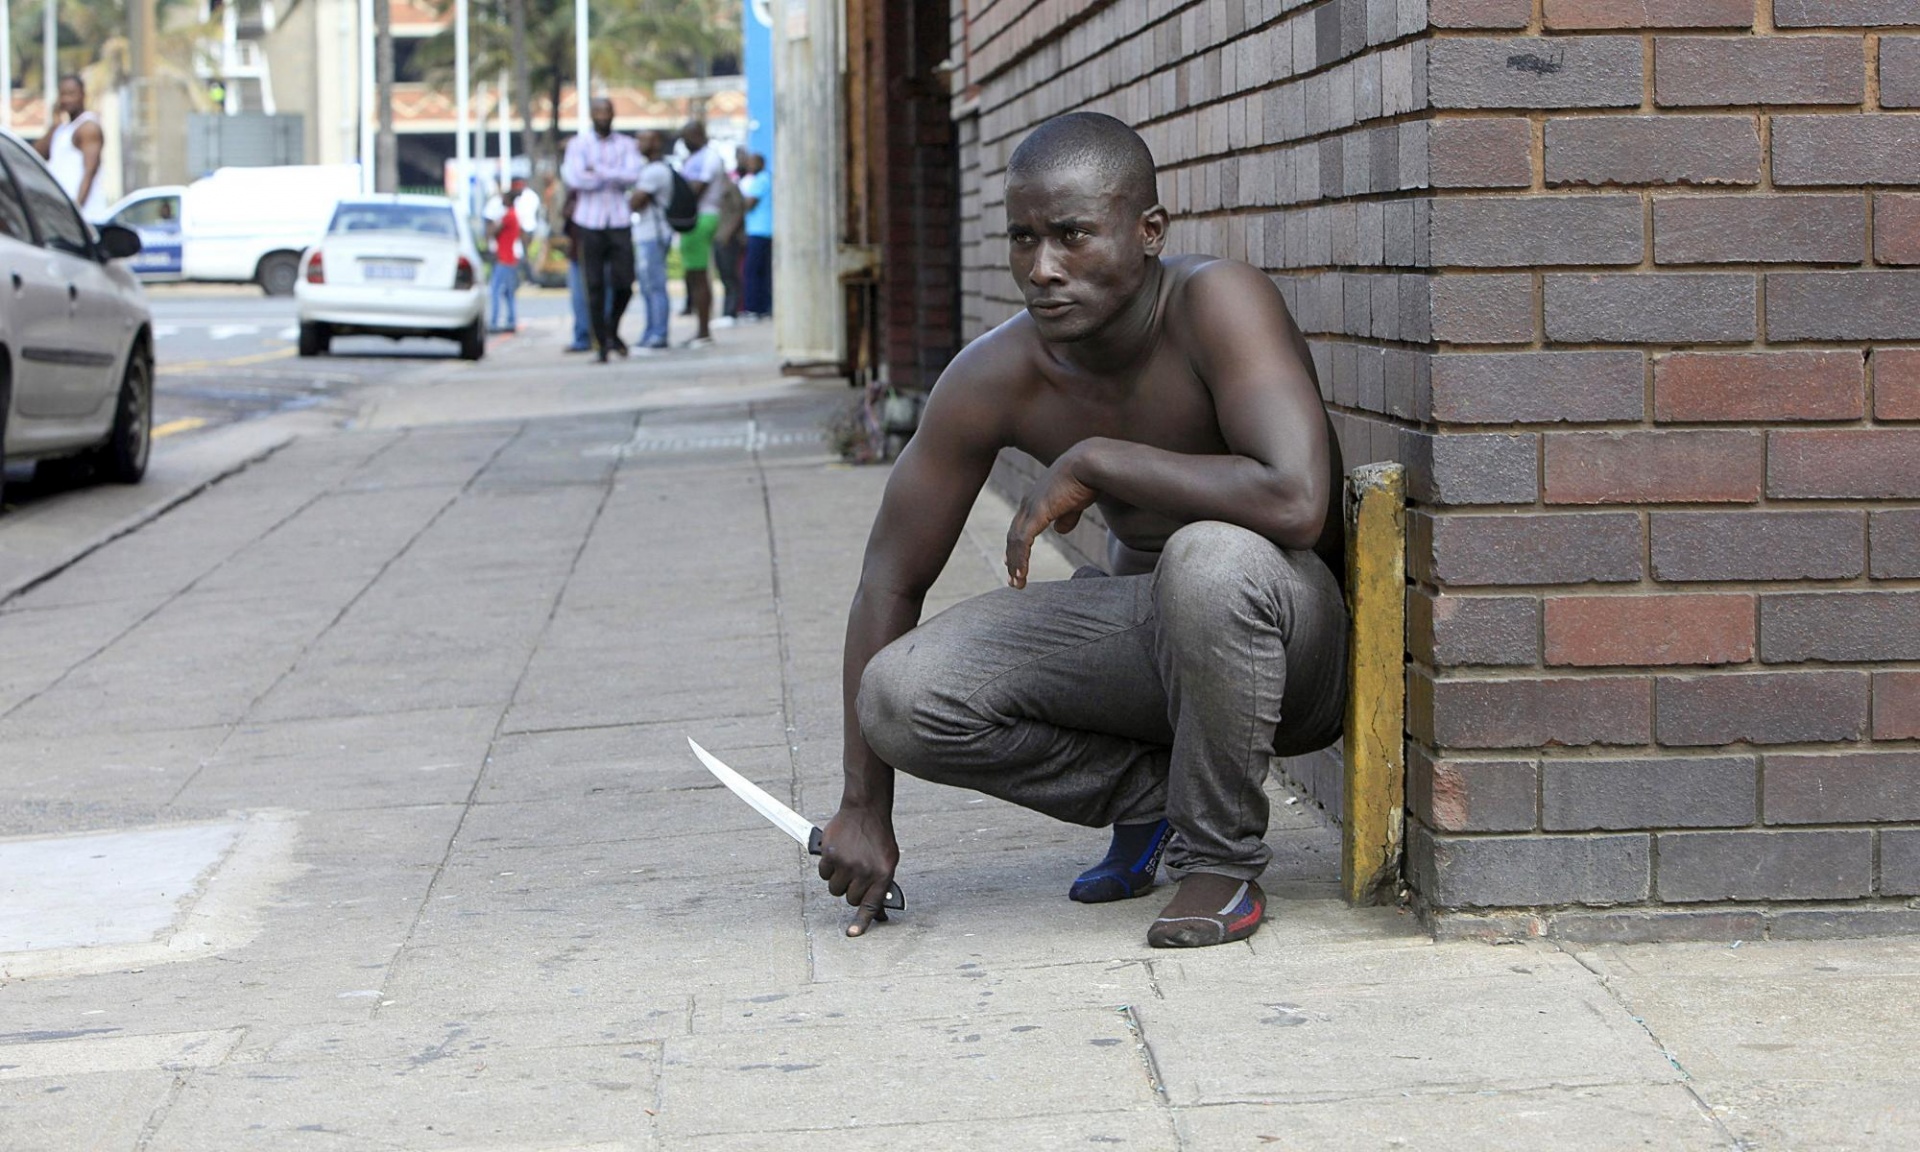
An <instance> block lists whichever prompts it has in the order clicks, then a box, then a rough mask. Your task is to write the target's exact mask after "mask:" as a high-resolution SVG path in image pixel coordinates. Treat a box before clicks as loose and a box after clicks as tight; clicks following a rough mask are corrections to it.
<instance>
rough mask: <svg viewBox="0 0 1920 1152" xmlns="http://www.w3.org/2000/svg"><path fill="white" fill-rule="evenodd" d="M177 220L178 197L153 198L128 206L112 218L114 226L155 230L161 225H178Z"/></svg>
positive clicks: (178, 211) (178, 218) (178, 216)
mask: <svg viewBox="0 0 1920 1152" xmlns="http://www.w3.org/2000/svg"><path fill="white" fill-rule="evenodd" d="M179 220H180V197H178V196H155V197H153V198H152V199H151V200H142V201H140V202H139V203H138V204H129V205H127V206H126V207H125V208H123V209H121V210H120V214H119V215H117V216H115V217H114V218H113V222H114V223H115V224H119V225H121V226H122V227H126V228H155V227H158V226H160V225H162V224H174V223H178V222H179Z"/></svg>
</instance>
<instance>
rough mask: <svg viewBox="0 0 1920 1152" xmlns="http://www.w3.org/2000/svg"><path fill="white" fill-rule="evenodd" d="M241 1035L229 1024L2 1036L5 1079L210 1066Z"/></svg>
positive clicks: (0, 1073) (0, 1068)
mask: <svg viewBox="0 0 1920 1152" xmlns="http://www.w3.org/2000/svg"><path fill="white" fill-rule="evenodd" d="M75 1031H77V1032H84V1030H75ZM240 1035H241V1032H240V1029H238V1028H228V1029H218V1030H213V1031H200V1032H172V1033H166V1034H162V1035H153V1036H110V1035H84V1034H82V1035H74V1036H62V1035H60V1034H58V1033H55V1034H53V1035H49V1036H44V1037H42V1036H36V1035H33V1034H28V1035H27V1036H25V1037H24V1038H19V1037H18V1034H16V1035H15V1036H12V1037H9V1036H0V1081H6V1080H41V1079H45V1078H47V1077H56V1076H84V1075H87V1074H89V1073H94V1072H141V1071H146V1070H149V1069H151V1070H154V1071H167V1072H180V1071H185V1070H187V1069H191V1068H206V1067H210V1066H212V1065H215V1064H218V1063H220V1062H221V1061H222V1060H224V1059H226V1057H227V1055H228V1054H229V1053H230V1052H232V1051H233V1048H234V1046H235V1045H236V1044H238V1043H239V1042H240Z"/></svg>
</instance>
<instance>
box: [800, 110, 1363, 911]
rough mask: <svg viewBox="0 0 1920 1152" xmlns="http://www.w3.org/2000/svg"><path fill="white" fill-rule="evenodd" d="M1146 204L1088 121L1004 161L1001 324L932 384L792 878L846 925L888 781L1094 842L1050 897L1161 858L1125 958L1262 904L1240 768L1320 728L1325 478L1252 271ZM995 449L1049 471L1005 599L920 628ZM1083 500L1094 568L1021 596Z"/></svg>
mask: <svg viewBox="0 0 1920 1152" xmlns="http://www.w3.org/2000/svg"><path fill="white" fill-rule="evenodd" d="M1158 200H1159V198H1158V195H1157V192H1156V189H1155V181H1154V166H1153V157H1152V155H1151V154H1150V153H1149V152H1148V150H1147V147H1146V144H1145V143H1144V142H1143V141H1142V140H1141V139H1140V138H1139V136H1137V135H1136V134H1135V133H1134V132H1133V130H1132V129H1130V128H1128V127H1127V126H1126V125H1125V124H1123V123H1122V122H1120V121H1119V120H1115V119H1113V118H1112V117H1109V116H1102V115H1098V114H1093V113H1073V114H1069V115H1066V116H1060V117H1057V118H1055V119H1053V120H1049V121H1047V122H1046V123H1044V124H1042V125H1041V126H1040V127H1039V128H1037V129H1035V130H1034V132H1033V133H1032V134H1031V135H1030V136H1029V137H1028V138H1027V139H1026V140H1025V141H1024V142H1023V143H1022V144H1021V145H1020V146H1019V147H1018V148H1017V149H1015V151H1014V153H1013V155H1012V157H1011V158H1010V159H1009V160H1008V162H1007V199H1006V207H1007V232H1008V241H1009V244H1010V249H1011V253H1010V259H1009V263H1010V265H1011V269H1012V272H1013V276H1014V280H1015V282H1016V283H1017V284H1018V285H1019V287H1020V291H1021V293H1022V295H1023V296H1025V298H1026V302H1027V308H1026V311H1024V312H1022V313H1021V314H1020V315H1018V316H1016V317H1014V318H1013V319H1012V320H1009V321H1008V322H1006V323H1005V324H1002V325H1001V326H1000V327H998V328H996V329H994V330H993V331H992V332H990V333H988V334H987V335H986V336H984V337H982V338H980V339H978V340H976V341H974V342H973V343H972V344H971V345H969V346H968V347H967V348H966V350H964V351H963V352H961V353H960V355H959V356H957V357H955V359H954V360H953V362H952V364H950V365H949V366H948V368H947V370H946V371H945V372H944V373H943V374H942V375H941V378H940V381H939V383H938V384H937V385H936V386H935V388H934V390H933V393H932V396H931V397H930V399H929V401H928V405H927V408H926V412H925V415H924V418H923V420H922V422H921V428H920V431H919V432H918V434H916V435H915V437H914V439H913V440H912V442H911V443H910V444H909V445H908V447H907V450H906V451H905V452H904V453H903V454H902V455H901V457H900V460H899V462H898V463H897V464H896V465H895V466H894V471H893V474H892V476H891V477H890V478H889V480H888V482H887V489H886V494H885V496H884V498H883V499H882V501H881V506H880V512H879V515H878V517H877V518H876V520H875V521H874V527H873V532H872V535H871V537H870V538H869V540H868V544H867V553H866V560H865V565H864V567H863V569H862V572H861V576H860V586H859V589H858V591H857V592H856V594H855V596H854V600H853V607H852V610H851V613H850V616H849V619H848V621H847V640H846V655H845V665H844V669H845V670H844V694H845V707H846V723H845V729H846V743H845V758H846V759H845V771H846V780H845V784H844V788H843V791H842V793H841V801H840V811H839V812H838V813H837V814H836V815H835V816H834V817H833V819H832V821H831V822H830V823H829V824H828V825H827V827H826V829H825V835H824V838H823V853H822V856H821V861H820V875H821V877H822V878H823V879H825V880H826V881H827V882H828V887H829V890H830V891H831V892H832V893H833V894H834V895H836V896H845V897H846V899H847V902H848V903H849V904H852V905H854V906H855V907H856V908H857V909H858V911H857V912H856V914H855V917H854V920H853V922H852V923H851V924H850V925H849V926H848V928H847V934H848V935H849V936H859V935H861V934H863V933H865V932H866V931H867V929H868V927H869V926H870V925H871V924H872V922H873V921H874V920H875V919H876V917H877V916H879V914H880V907H881V900H882V898H883V896H884V894H885V891H886V887H887V883H888V881H889V880H890V879H891V878H892V876H893V873H894V869H895V868H896V867H897V865H898V863H899V859H900V850H899V846H898V842H897V841H896V840H895V837H894V830H893V819H892V808H893V773H894V770H895V769H896V768H897V769H899V770H901V771H904V772H907V773H910V774H912V775H915V776H919V777H921V778H923V779H927V780H934V781H938V782H941V783H948V784H957V785H961V786H963V787H969V788H974V789H977V790H979V791H981V792H985V793H987V794H989V795H993V796H998V797H1001V798H1003V799H1006V800H1011V801H1013V802H1014V803H1017V804H1021V805H1024V806H1026V807H1029V808H1033V809H1035V810H1037V811H1040V812H1044V813H1047V814H1048V815H1051V816H1054V817H1056V818H1058V819H1061V820H1065V821H1069V822H1071V823H1075V824H1084V825H1087V826H1089V827H1107V826H1111V827H1112V828H1113V844H1112V848H1111V850H1110V851H1109V852H1108V855H1107V858H1106V859H1105V860H1103V861H1102V862H1101V863H1100V864H1099V865H1096V866H1095V867H1094V868H1093V869H1091V870H1089V871H1088V872H1087V873H1086V874H1084V875H1082V876H1081V877H1080V878H1079V879H1078V880H1077V881H1076V882H1075V883H1074V885H1073V887H1072V890H1071V892H1070V893H1069V894H1070V895H1071V896H1072V897H1073V898H1074V899H1077V900H1082V901H1088V902H1096V901H1105V900H1117V899H1125V898H1129V897H1133V896H1139V895H1143V894H1145V893H1146V891H1147V890H1149V889H1150V888H1151V887H1152V886H1153V883H1154V877H1155V874H1156V872H1157V869H1158V866H1159V863H1160V858H1161V852H1162V850H1163V849H1164V850H1165V853H1166V862H1167V865H1168V870H1169V873H1170V874H1171V875H1173V876H1174V877H1176V878H1178V879H1179V880H1180V886H1179V889H1178V892H1177V893H1176V895H1175V896H1174V898H1173V900H1172V902H1171V903H1170V904H1168V905H1167V907H1166V908H1165V910H1164V911H1163V912H1162V913H1161V915H1160V917H1159V918H1158V919H1157V920H1155V921H1154V923H1153V924H1152V926H1151V927H1150V929H1149V931H1148V934H1147V942H1148V943H1149V944H1152V945H1155V946H1157V947H1194V946H1202V945H1210V944H1222V943H1226V942H1228V941H1230V940H1238V939H1242V938H1244V937H1246V936H1248V935H1250V934H1252V932H1253V931H1254V929H1255V928H1257V927H1258V926H1259V924H1260V920H1261V918H1262V916H1263V915H1264V911H1265V897H1264V895H1263V894H1262V893H1261V891H1260V888H1259V885H1258V883H1257V882H1256V881H1257V878H1258V877H1259V875H1260V873H1261V872H1262V871H1263V870H1264V869H1265V868H1266V865H1267V862H1268V859H1269V857H1270V856H1271V852H1270V850H1269V849H1268V848H1267V846H1266V844H1265V843H1264V836H1265V833H1266V827H1267V802H1266V797H1265V794H1264V792H1263V791H1262V785H1263V783H1264V782H1265V780H1266V775H1267V769H1268V759H1269V757H1270V756H1272V755H1274V754H1275V753H1276V752H1278V753H1282V754H1297V753H1301V752H1305V751H1309V750H1311V749H1314V748H1319V747H1324V746H1325V745H1327V744H1330V743H1332V742H1333V740H1334V739H1336V738H1337V737H1338V736H1339V734H1340V724H1341V713H1342V707H1343V698H1344V696H1345V692H1346V630H1347V623H1346V609H1345V605H1344V603H1343V601H1342V597H1341V592H1340V588H1339V585H1338V583H1337V582H1336V579H1335V577H1334V573H1333V569H1332V568H1330V567H1329V565H1333V566H1338V565H1339V564H1340V562H1341V561H1340V549H1341V541H1340V527H1341V521H1340V516H1339V513H1338V511H1337V509H1336V508H1335V506H1334V501H1335V500H1336V499H1337V498H1338V494H1339V491H1340V485H1339V479H1340V474H1341V468H1340V463H1339V459H1338V453H1337V450H1336V448H1335V446H1334V445H1333V443H1332V440H1331V437H1330V436H1329V435H1328V426H1327V417H1326V413H1325V409H1324V408H1323V406H1322V404H1321V400H1320V393H1319V389H1318V386H1317V383H1316V381H1315V378H1314V374H1313V368H1312V361H1311V359H1310V358H1309V355H1308V351H1307V345H1306V341H1305V339H1304V337H1302V336H1301V334H1300V330H1299V329H1298V328H1297V327H1296V326H1295V325H1294V323H1293V319H1292V317H1291V316H1290V315H1289V314H1288V312H1287V307H1286V304H1285V302H1284V301H1283V300H1282V299H1281V297H1280V293H1279V292H1278V290H1276V289H1275V287H1274V286H1273V283H1272V282H1271V281H1270V280H1268V279H1267V277H1266V276H1265V275H1263V274H1262V273H1261V272H1259V271H1258V270H1257V269H1255V268H1252V267H1250V266H1248V265H1246V264H1242V263H1240V262H1238V261H1233V260H1218V259H1211V258H1206V257H1198V256H1163V255H1162V248H1163V246H1164V244H1165V242H1166V234H1167V212H1166V209H1165V208H1163V207H1162V206H1161V205H1160V204H1159V202H1158ZM1008 446H1012V447H1017V448H1021V449H1024V450H1025V451H1027V452H1028V453H1030V454H1032V455H1033V456H1034V457H1036V458H1037V459H1039V460H1040V461H1041V462H1042V463H1043V464H1046V465H1047V466H1048V467H1047V471H1046V474H1045V475H1044V476H1043V477H1042V478H1041V479H1040V481H1039V482H1038V483H1037V484H1035V485H1034V487H1033V489H1032V491H1031V492H1029V493H1028V495H1027V497H1026V499H1025V500H1024V501H1022V503H1021V505H1020V508H1019V510H1018V512H1017V513H1016V514H1015V516H1014V519H1013V524H1012V526H1011V528H1010V529H1009V530H1008V532H1007V560H1006V563H1007V574H1008V577H1009V579H1008V583H1009V584H1010V585H1011V587H1008V588H1002V589H1000V590H998V591H995V592H990V593H988V594H986V595H984V596H980V597H976V598H975V599H973V600H970V601H968V602H966V603H965V604H961V605H959V606H957V607H955V608H953V609H952V610H950V611H948V612H944V613H942V614H941V615H939V616H937V617H935V618H934V619H932V620H930V621H928V622H927V623H925V624H919V619H920V609H921V604H922V601H923V599H924V597H925V594H926V591H927V589H928V588H929V587H930V586H931V585H932V584H933V582H934V579H935V577H936V576H937V575H938V574H939V572H940V570H941V568H942V567H943V566H944V565H945V563H946V561H947V558H948V556H949V554H950V553H951V552H952V549H953V545H954V543H955V542H956V541H957V540H958V538H959V536H960V532H961V529H962V527H963V525H964V523H965V520H966V517H967V513H968V510H969V509H970V508H971V507H972V505H973V502H974V500H975V498H976V496H977V495H978V494H979V491H980V488H981V486H982V485H983V484H984V483H985V482H986V479H987V474H988V472H989V471H990V470H991V469H992V467H993V462H994V458H995V456H996V455H997V454H998V452H999V451H1000V449H1001V448H1003V447H1008ZM1096 504H1097V505H1099V507H1100V508H1101V510H1102V511H1103V512H1104V513H1105V515H1106V519H1107V524H1108V526H1109V528H1110V530H1111V535H1110V541H1109V548H1108V566H1109V569H1110V570H1111V571H1110V574H1107V573H1100V572H1097V571H1088V570H1083V571H1082V573H1080V574H1078V575H1080V576H1084V577H1088V578H1076V579H1074V580H1069V581H1056V582H1050V583H1041V584H1035V585H1034V586H1032V587H1028V586H1027V564H1028V554H1029V550H1030V548H1031V547H1032V544H1033V541H1034V540H1035V539H1036V538H1037V537H1038V536H1039V534H1040V533H1041V532H1043V531H1045V530H1046V529H1047V528H1049V527H1052V528H1054V529H1056V530H1057V531H1062V532H1065V531H1069V530H1071V529H1072V528H1073V526H1074V525H1075V524H1076V523H1078V521H1079V519H1080V516H1081V514H1082V513H1083V512H1084V511H1085V510H1086V509H1087V508H1089V507H1092V506H1094V505H1096ZM1095 577H1097V578H1095ZM916 625H918V626H917V627H916Z"/></svg>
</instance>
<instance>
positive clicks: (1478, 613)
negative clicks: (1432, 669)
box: [1407, 588, 1540, 668]
mask: <svg viewBox="0 0 1920 1152" xmlns="http://www.w3.org/2000/svg"><path fill="white" fill-rule="evenodd" d="M1407 650H1408V651H1409V652H1411V653H1413V655H1414V657H1415V658H1416V659H1418V660H1421V661H1424V662H1425V663H1428V664H1434V665H1438V666H1439V667H1442V668H1457V667H1461V666H1465V665H1474V664H1481V665H1515V664H1520V665H1525V664H1538V663H1539V662H1540V601H1539V600H1537V599H1535V598H1534V597H1532V596H1434V595H1432V594H1430V593H1427V592H1424V591H1421V590H1420V589H1417V588H1415V589H1411V590H1410V591H1409V592H1408V595H1407Z"/></svg>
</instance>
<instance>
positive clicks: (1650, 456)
mask: <svg viewBox="0 0 1920 1152" xmlns="http://www.w3.org/2000/svg"><path fill="white" fill-rule="evenodd" d="M1545 440H1546V492H1545V498H1546V502H1547V503H1549V504H1682V503H1695V502H1709V503H1721V504H1727V503H1745V502H1749V501H1755V500H1758V499H1759V498H1760V488H1761V475H1762V470H1763V467H1764V457H1763V452H1764V444H1763V441H1762V438H1761V433H1759V432H1749V431H1734V430H1731V429H1729V430H1726V431H1704V430H1703V431H1662V432H1568V433H1553V434H1549V435H1548V436H1547V437H1546V438H1545Z"/></svg>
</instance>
